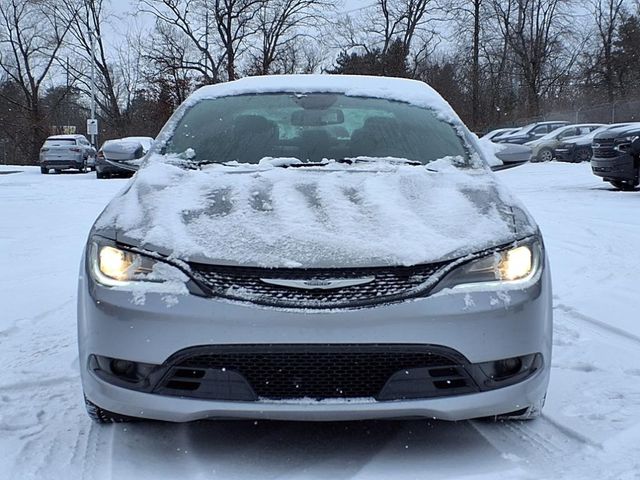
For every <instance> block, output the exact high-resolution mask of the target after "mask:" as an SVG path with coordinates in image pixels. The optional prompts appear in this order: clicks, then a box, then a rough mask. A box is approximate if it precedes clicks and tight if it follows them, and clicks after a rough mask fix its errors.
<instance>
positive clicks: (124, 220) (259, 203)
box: [95, 160, 533, 268]
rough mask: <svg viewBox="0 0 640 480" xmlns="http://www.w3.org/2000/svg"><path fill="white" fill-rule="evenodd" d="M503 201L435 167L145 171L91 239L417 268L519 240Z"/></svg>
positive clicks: (266, 262) (462, 173) (254, 258)
mask: <svg viewBox="0 0 640 480" xmlns="http://www.w3.org/2000/svg"><path fill="white" fill-rule="evenodd" d="M432 167H434V168H435V169H436V171H433V169H432ZM505 195H506V194H505V193H504V192H502V190H501V189H500V187H499V185H498V184H497V182H496V179H495V177H494V175H493V174H492V173H490V172H489V171H487V170H485V169H461V168H456V167H454V166H453V165H452V164H451V163H449V162H447V161H444V160H443V161H438V162H434V163H432V164H430V165H429V167H428V168H424V167H417V166H408V165H399V164H390V163H386V162H378V163H375V164H356V165H343V164H336V163H331V164H328V165H326V166H318V167H298V168H293V167H290V168H281V167H277V166H274V165H273V164H269V163H266V162H263V163H262V164H261V165H239V166H222V165H214V166H210V167H207V168H204V169H203V170H185V169H182V168H179V167H177V166H173V165H169V164H167V163H162V162H150V163H148V164H147V165H146V166H145V167H144V168H142V169H141V170H140V171H139V172H138V173H137V174H136V176H135V177H134V179H133V181H132V182H131V183H130V184H129V187H128V188H127V189H126V190H125V191H124V192H123V193H122V194H121V195H119V196H118V197H116V198H115V199H114V200H112V201H111V203H110V204H109V205H108V206H107V208H106V209H105V211H104V212H103V213H102V215H101V216H100V217H99V219H98V221H97V222H96V225H95V231H97V232H100V231H101V230H104V231H113V230H115V232H116V233H115V235H116V237H117V239H118V240H119V241H123V242H125V243H129V244H134V245H138V246H142V247H144V248H149V249H152V250H155V251H158V252H160V253H162V254H166V255H170V256H172V257H174V258H179V259H182V260H191V261H204V262H209V263H214V264H232V265H247V266H249V265H250V266H262V267H308V268H311V267H325V268H330V267H345V266H382V265H414V264H420V263H429V262H435V261H439V260H443V259H446V258H454V257H457V256H461V255H464V254H467V253H470V252H473V251H478V250H482V249H484V248H488V247H490V246H494V245H499V244H504V243H508V242H510V241H512V240H514V239H515V238H516V232H515V231H514V224H515V223H514V222H515V221H514V217H513V216H512V215H511V213H512V209H511V208H510V205H511V204H512V203H511V202H512V201H511V200H510V199H508V198H506V196H505ZM525 220H526V219H525ZM516 223H517V222H516ZM525 225H526V221H525ZM528 228H531V229H532V230H531V231H533V227H532V226H531V225H529V227H528ZM519 233H520V232H519Z"/></svg>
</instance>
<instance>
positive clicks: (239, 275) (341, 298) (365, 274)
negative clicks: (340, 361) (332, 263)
mask: <svg viewBox="0 0 640 480" xmlns="http://www.w3.org/2000/svg"><path fill="white" fill-rule="evenodd" d="M449 264H450V263H449V262H441V263H434V264H428V265H417V266H412V267H373V268H349V269H346V268H331V269H296V268H277V269H271V268H252V267H228V266H219V265H205V264H196V263H192V264H190V267H191V272H192V275H193V277H194V278H195V280H197V281H198V282H200V283H201V284H203V285H204V286H205V287H206V288H207V289H208V290H209V292H210V294H211V295H212V296H219V297H224V298H229V299H233V300H240V301H248V302H252V303H257V304H262V305H270V306H278V307H289V308H348V307H358V306H364V305H372V304H377V303H387V302H391V301H397V300H402V299H407V298H413V297H418V296H424V295H426V294H427V293H428V291H429V289H430V288H431V287H433V285H434V284H435V283H436V282H437V280H439V279H440V278H441V276H442V274H443V273H444V272H445V271H447V268H446V267H447V265H449ZM370 278H373V280H371V281H369V282H367V283H363V284H360V285H354V286H345V287H341V288H331V289H321V288H313V289H303V288H295V287H291V286H282V285H273V284H270V283H265V282H264V281H262V280H261V279H272V280H276V281H279V280H293V281H311V282H319V283H323V282H328V281H331V280H354V279H370Z"/></svg>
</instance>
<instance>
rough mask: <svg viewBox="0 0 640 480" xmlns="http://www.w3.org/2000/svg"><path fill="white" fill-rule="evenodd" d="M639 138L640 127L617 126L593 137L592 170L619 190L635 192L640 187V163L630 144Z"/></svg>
mask: <svg viewBox="0 0 640 480" xmlns="http://www.w3.org/2000/svg"><path fill="white" fill-rule="evenodd" d="M639 137H640V125H637V124H634V125H632V126H627V127H618V128H612V129H608V130H605V131H604V132H600V133H598V134H597V135H596V136H595V137H594V138H593V145H592V148H593V157H592V158H591V170H592V171H593V173H594V175H597V176H598V177H601V178H602V179H603V180H604V181H605V182H609V183H610V184H611V185H613V186H614V187H615V188H617V189H619V190H634V189H635V188H636V187H637V186H638V184H640V165H639V163H640V161H639V160H638V156H637V155H633V154H632V153H631V145H632V143H633V142H634V141H636V140H637V139H638V138H639Z"/></svg>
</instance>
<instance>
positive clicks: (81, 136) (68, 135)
mask: <svg viewBox="0 0 640 480" xmlns="http://www.w3.org/2000/svg"><path fill="white" fill-rule="evenodd" d="M65 138H66V139H69V140H75V139H76V138H85V136H84V135H75V134H67V135H50V136H48V137H47V140H55V139H60V140H62V139H65Z"/></svg>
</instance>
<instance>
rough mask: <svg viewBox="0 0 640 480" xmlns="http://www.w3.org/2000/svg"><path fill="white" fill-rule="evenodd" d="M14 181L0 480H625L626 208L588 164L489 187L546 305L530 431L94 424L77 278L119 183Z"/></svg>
mask: <svg viewBox="0 0 640 480" xmlns="http://www.w3.org/2000/svg"><path fill="white" fill-rule="evenodd" d="M18 169H19V170H22V173H13V174H6V175H2V174H0V273H1V275H0V312H1V313H0V365H2V370H1V371H0V372H1V373H0V478H3V479H4V478H7V479H29V478H34V479H61V478H65V479H76V478H86V479H103V478H104V479H111V478H112V479H129V478H136V479H146V478H149V479H164V478H195V479H203V478H219V479H239V478H242V479H244V478H260V479H275V478H277V479H289V478H314V479H315V478H317V479H331V480H333V479H345V478H354V479H366V478H379V479H405V478H407V479H426V478H429V479H440V478H442V479H445V478H446V479H451V478H473V479H480V478H482V479H495V478H500V479H501V480H507V479H539V478H548V479H559V478H561V479H585V478H586V479H591V478H593V479H611V480H632V479H639V478H640V273H639V272H640V254H639V253H638V251H639V247H640V192H632V193H625V192H617V191H614V190H613V189H611V188H609V187H608V184H605V183H602V182H601V181H600V180H599V179H597V178H596V177H594V176H592V175H591V173H590V170H589V166H588V165H587V164H583V165H573V164H559V163H549V164H532V165H525V166H523V167H520V168H517V169H513V170H509V171H504V172H500V173H499V174H498V175H499V176H500V177H501V178H502V179H503V181H504V182H505V183H506V184H508V185H509V187H510V188H511V189H512V191H513V192H515V193H516V194H517V195H518V196H519V197H520V198H521V199H522V201H523V202H524V203H525V204H526V206H527V207H528V208H529V210H530V211H531V212H532V213H533V215H534V216H535V218H536V219H537V221H538V222H539V224H540V226H541V228H542V230H543V233H544V235H545V240H546V244H547V248H548V250H549V254H550V257H551V266H552V273H553V281H554V291H555V295H554V305H555V329H554V330H555V338H554V347H555V350H554V360H553V372H552V380H551V385H550V390H549V397H548V402H547V406H546V407H545V410H544V415H543V417H542V418H540V419H538V420H536V421H533V422H525V423H498V424H494V423H490V422H481V421H472V422H459V423H446V422H436V421H428V420H412V421H376V422H353V423H326V424H321V423H312V424H304V423H287V422H262V421H261V422H246V421H228V422H197V423H193V424H183V425H173V424H159V423H147V424H129V425H109V426H98V425H94V424H92V423H91V421H90V420H89V418H88V417H87V416H86V414H85V412H84V406H83V404H82V393H81V389H80V380H79V374H78V362H77V353H76V337H75V335H76V332H75V298H76V292H75V288H76V277H77V271H78V263H79V259H80V253H81V250H82V247H83V243H84V241H85V239H86V235H87V232H88V230H89V228H90V226H91V224H92V222H93V220H94V219H95V218H96V216H97V215H98V213H99V212H100V211H101V210H102V208H103V207H104V206H105V205H106V203H107V202H108V200H109V199H110V198H111V197H112V196H113V195H114V194H115V193H116V192H117V191H118V190H120V189H121V188H122V187H123V186H124V185H125V182H126V180H110V181H102V180H101V181H98V180H96V179H95V176H94V175H93V174H65V175H46V176H45V175H41V174H40V173H39V170H37V169H33V168H18ZM8 170H16V168H7V167H0V173H2V172H3V171H8Z"/></svg>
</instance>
